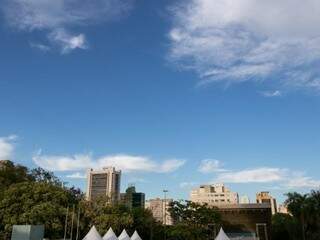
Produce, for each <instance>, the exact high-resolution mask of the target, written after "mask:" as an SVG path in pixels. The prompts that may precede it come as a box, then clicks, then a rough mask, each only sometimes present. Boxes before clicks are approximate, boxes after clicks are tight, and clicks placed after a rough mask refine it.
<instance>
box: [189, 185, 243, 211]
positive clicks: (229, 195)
mask: <svg viewBox="0 0 320 240" xmlns="http://www.w3.org/2000/svg"><path fill="white" fill-rule="evenodd" d="M190 200H191V201H192V202H195V203H200V204H208V205H209V206H218V205H221V204H223V205H224V204H238V202H239V196H238V193H236V192H231V191H230V190H229V189H228V188H226V187H225V185H224V184H223V183H218V184H212V185H201V186H200V187H198V188H196V189H193V190H192V191H191V192H190Z"/></svg>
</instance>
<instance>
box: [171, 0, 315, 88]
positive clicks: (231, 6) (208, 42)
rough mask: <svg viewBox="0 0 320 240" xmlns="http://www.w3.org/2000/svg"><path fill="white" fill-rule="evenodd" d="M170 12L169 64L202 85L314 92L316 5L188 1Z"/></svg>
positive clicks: (274, 0)
mask: <svg viewBox="0 0 320 240" xmlns="http://www.w3.org/2000/svg"><path fill="white" fill-rule="evenodd" d="M172 11H173V16H174V19H173V26H172V29H171V31H170V33H169V38H170V41H171V50H170V59H171V60H172V61H173V62H175V63H177V64H178V65H182V66H183V67H185V68H187V69H191V70H195V71H197V72H198V73H199V75H200V76H201V78H202V83H207V82H212V81H226V82H228V83H235V82H241V81H256V80H265V81H270V82H272V84H276V85H279V86H280V87H296V88H311V89H315V90H320V70H319V62H320V28H319V26H318V24H319V22H320V1H318V0H305V1H303V2H301V1H300V0H268V1H258V0H237V1H233V0H214V1H212V0H188V1H181V4H180V5H177V6H175V7H173V8H172Z"/></svg>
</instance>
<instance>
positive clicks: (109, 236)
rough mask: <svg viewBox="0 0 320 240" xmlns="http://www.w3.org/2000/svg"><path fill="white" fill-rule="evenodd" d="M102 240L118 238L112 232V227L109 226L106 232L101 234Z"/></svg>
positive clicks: (115, 239) (116, 239)
mask: <svg viewBox="0 0 320 240" xmlns="http://www.w3.org/2000/svg"><path fill="white" fill-rule="evenodd" d="M102 239H103V240H118V238H117V236H116V235H115V234H114V231H113V230H112V228H109V230H108V232H107V233H106V234H105V235H104V236H103V238H102Z"/></svg>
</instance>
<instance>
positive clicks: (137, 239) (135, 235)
mask: <svg viewBox="0 0 320 240" xmlns="http://www.w3.org/2000/svg"><path fill="white" fill-rule="evenodd" d="M131 240H142V239H141V237H140V236H139V234H138V232H137V231H134V233H133V234H132V236H131Z"/></svg>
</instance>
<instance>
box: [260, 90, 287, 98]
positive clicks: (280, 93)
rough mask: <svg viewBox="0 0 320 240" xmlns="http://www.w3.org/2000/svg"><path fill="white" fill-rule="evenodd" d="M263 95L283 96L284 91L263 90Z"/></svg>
mask: <svg viewBox="0 0 320 240" xmlns="http://www.w3.org/2000/svg"><path fill="white" fill-rule="evenodd" d="M260 93H261V95H262V96H264V97H281V96H282V92H281V91H279V90H275V91H262V92H260Z"/></svg>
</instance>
